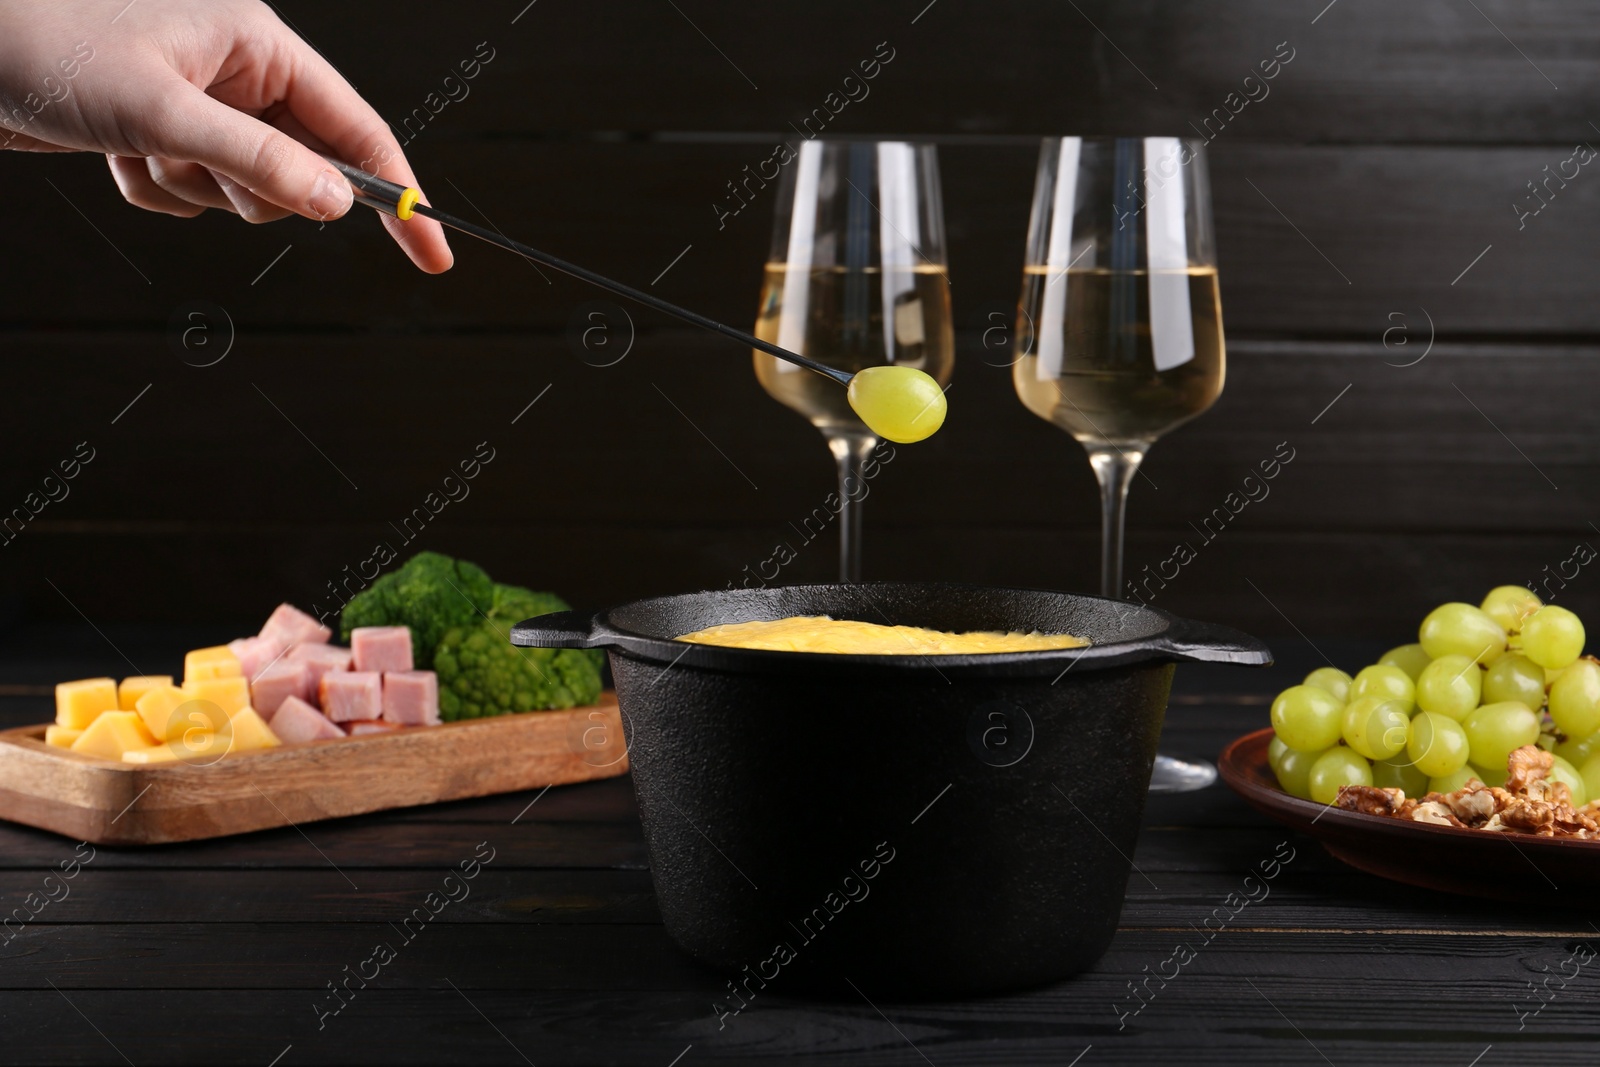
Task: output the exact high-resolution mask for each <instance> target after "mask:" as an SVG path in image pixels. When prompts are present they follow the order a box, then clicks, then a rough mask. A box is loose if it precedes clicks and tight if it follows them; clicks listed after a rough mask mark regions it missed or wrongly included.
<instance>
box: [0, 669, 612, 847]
mask: <svg viewBox="0 0 1600 1067" xmlns="http://www.w3.org/2000/svg"><path fill="white" fill-rule="evenodd" d="M44 731H45V727H44V726H23V727H20V728H17V729H14V730H6V731H4V732H0V819H10V820H11V821H13V822H20V823H25V824H27V825H29V826H37V827H40V828H42V829H45V830H54V831H55V832H56V833H60V834H66V835H67V836H68V837H72V838H75V839H77V840H80V841H89V842H92V843H93V844H97V845H154V844H163V843H167V842H172V841H195V840H199V839H201V838H207V837H221V836H223V835H226V834H238V833H245V832H247V831H250V830H265V829H270V828H273V827H279V826H292V825H298V824H300V823H307V822H315V821H317V820H319V819H335V818H339V817H340V816H344V815H360V814H364V813H366V812H371V811H383V810H385V809H387V808H405V807H412V806H414V805H418V804H433V803H436V802H438V801H442V800H460V799H463V798H466V797H481V796H487V795H489V794H491V793H510V792H516V791H518V790H523V789H538V788H541V787H543V786H548V785H560V784H563V783H566V782H582V781H587V780H589V779H592V778H610V777H614V776H616V775H619V774H624V773H626V772H627V769H628V754H627V750H626V747H625V742H624V741H623V735H622V719H621V716H620V715H619V713H618V711H617V703H616V697H615V695H613V694H612V693H609V692H608V693H606V694H604V695H603V696H602V697H601V699H600V702H599V703H598V704H594V705H591V706H588V707H582V708H572V709H570V710H567V711H529V712H523V713H521V714H517V715H502V716H498V717H496V718H490V719H473V720H470V721H466V722H454V723H445V724H444V725H442V726H429V727H418V728H413V729H406V730H397V731H395V732H393V733H386V734H365V735H362V736H359V737H348V738H343V739H335V740H329V741H313V742H310V743H306V744H298V745H283V746H281V747H279V748H271V749H264V750H260V751H255V752H241V753H237V754H234V755H230V756H226V757H223V758H222V759H219V760H216V761H215V762H212V763H209V764H206V765H201V764H200V763H199V762H198V761H197V762H196V763H194V764H188V763H181V762H174V763H161V764H155V765H139V764H131V763H113V762H111V761H110V760H104V759H97V758H95V757H92V756H84V755H80V754H79V753H76V752H72V751H70V750H68V749H63V748H58V747H55V746H52V745H47V744H45V743H44Z"/></svg>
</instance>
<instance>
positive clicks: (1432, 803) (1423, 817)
mask: <svg viewBox="0 0 1600 1067" xmlns="http://www.w3.org/2000/svg"><path fill="white" fill-rule="evenodd" d="M1411 821H1412V822H1425V823H1432V824H1433V825H1435V826H1460V827H1462V828H1465V827H1466V825H1467V824H1466V823H1464V822H1462V821H1461V820H1460V819H1458V818H1456V817H1455V815H1453V814H1452V813H1451V811H1450V809H1449V808H1447V807H1445V806H1444V805H1443V804H1441V803H1440V802H1439V801H1437V800H1424V801H1423V802H1422V803H1421V804H1418V805H1417V806H1416V807H1415V808H1414V809H1412V812H1411Z"/></svg>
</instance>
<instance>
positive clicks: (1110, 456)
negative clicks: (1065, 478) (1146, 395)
mask: <svg viewBox="0 0 1600 1067" xmlns="http://www.w3.org/2000/svg"><path fill="white" fill-rule="evenodd" d="M1146 447H1148V446H1145V445H1134V446H1131V447H1130V446H1123V447H1120V448H1119V447H1117V446H1116V445H1112V444H1109V443H1097V444H1086V445H1084V448H1086V449H1087V450H1088V452H1089V466H1091V467H1093V468H1094V476H1095V478H1097V479H1098V480H1099V482H1100V595H1101V596H1103V597H1107V598H1109V599H1112V600H1121V599H1122V598H1123V597H1122V541H1123V520H1124V519H1125V518H1126V516H1127V513H1128V486H1129V484H1130V483H1131V482H1132V481H1133V476H1134V474H1135V472H1137V471H1138V469H1139V464H1140V462H1142V461H1143V460H1144V453H1145V448H1146Z"/></svg>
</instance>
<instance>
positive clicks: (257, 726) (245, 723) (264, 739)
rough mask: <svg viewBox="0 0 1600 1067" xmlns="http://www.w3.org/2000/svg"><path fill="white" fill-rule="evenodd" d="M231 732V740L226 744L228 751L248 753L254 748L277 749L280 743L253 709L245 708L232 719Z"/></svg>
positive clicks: (265, 721) (270, 728)
mask: <svg viewBox="0 0 1600 1067" xmlns="http://www.w3.org/2000/svg"><path fill="white" fill-rule="evenodd" d="M230 725H231V726H232V730H233V739H232V740H231V741H230V742H229V744H228V751H229V752H230V753H233V752H248V751H250V750H251V749H255V748H277V747H278V745H279V744H280V743H281V742H279V741H278V735H277V734H275V733H273V732H272V727H270V726H268V725H267V720H265V719H263V718H262V717H261V716H260V714H258V713H257V712H256V709H255V708H245V709H244V710H243V711H241V712H239V714H237V715H235V716H234V717H233V720H232V722H231V724H230Z"/></svg>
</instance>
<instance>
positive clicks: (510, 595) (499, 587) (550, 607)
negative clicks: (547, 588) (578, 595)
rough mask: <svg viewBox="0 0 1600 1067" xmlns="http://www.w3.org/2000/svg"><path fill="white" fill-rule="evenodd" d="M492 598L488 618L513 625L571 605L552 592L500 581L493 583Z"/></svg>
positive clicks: (569, 607)
mask: <svg viewBox="0 0 1600 1067" xmlns="http://www.w3.org/2000/svg"><path fill="white" fill-rule="evenodd" d="M493 599H494V606H493V607H491V608H490V609H489V618H491V619H498V620H499V621H501V622H506V623H511V624H513V625H515V624H516V623H519V622H521V621H522V620H523V619H531V618H533V617H534V616H535V615H549V614H550V613H552V612H556V611H568V610H570V609H571V607H572V605H571V604H568V603H567V602H566V601H565V600H562V599H561V598H560V597H558V596H556V595H555V594H554V593H535V592H534V591H533V590H532V589H524V588H523V587H522V586H520V585H504V584H502V583H500V582H496V583H494V597H493Z"/></svg>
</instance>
